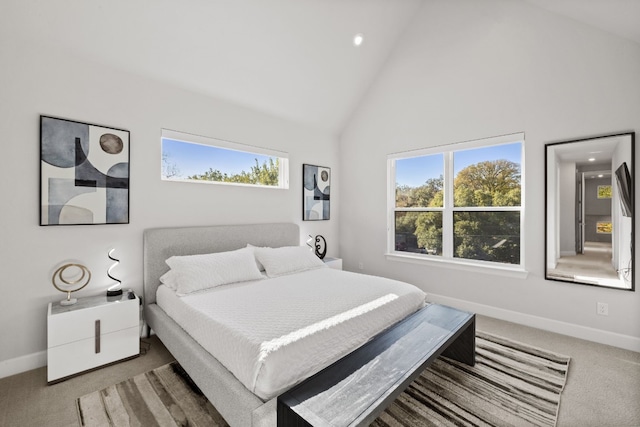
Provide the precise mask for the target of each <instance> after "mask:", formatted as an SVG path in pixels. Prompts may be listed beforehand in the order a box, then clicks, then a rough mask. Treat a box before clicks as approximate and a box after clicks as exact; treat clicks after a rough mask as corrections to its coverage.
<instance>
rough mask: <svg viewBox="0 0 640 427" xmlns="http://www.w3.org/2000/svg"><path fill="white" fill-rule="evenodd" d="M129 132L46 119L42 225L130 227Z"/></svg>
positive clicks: (42, 154)
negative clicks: (118, 225) (112, 225)
mask: <svg viewBox="0 0 640 427" xmlns="http://www.w3.org/2000/svg"><path fill="white" fill-rule="evenodd" d="M129 157H130V147H129V131H126V130H122V129H115V128H110V127H105V126H99V125H93V124H89V123H81V122H76V121H73V120H66V119H59V118H55V117H48V116H40V225H78V224H128V223H129Z"/></svg>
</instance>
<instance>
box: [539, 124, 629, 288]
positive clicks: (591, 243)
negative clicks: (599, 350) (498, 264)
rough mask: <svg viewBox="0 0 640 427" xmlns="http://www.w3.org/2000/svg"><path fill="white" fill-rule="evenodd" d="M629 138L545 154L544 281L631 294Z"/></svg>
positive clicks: (549, 148) (554, 147)
mask: <svg viewBox="0 0 640 427" xmlns="http://www.w3.org/2000/svg"><path fill="white" fill-rule="evenodd" d="M634 142H635V134H634V133H624V134H616V135H606V136H601V137H596V138H588V139H580V140H574V141H564V142H558V143H551V144H547V145H546V146H545V148H546V152H545V155H546V192H547V194H546V265H545V267H546V278H547V279H549V280H558V281H564V282H572V283H581V284H587V285H595V286H605V287H610V288H617V289H626V290H634V289H635V283H634V275H633V265H634V257H633V253H634V251H633V236H634V226H635V224H634V217H633V192H632V188H633V159H634Z"/></svg>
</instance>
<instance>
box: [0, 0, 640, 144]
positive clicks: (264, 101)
mask: <svg viewBox="0 0 640 427" xmlns="http://www.w3.org/2000/svg"><path fill="white" fill-rule="evenodd" d="M429 1H432V0H181V1H177V0H135V1H132V0H112V1H87V0H57V1H50V0H27V1H24V0H4V1H3V3H4V5H3V6H1V7H0V9H2V10H0V12H2V13H7V12H8V14H9V15H7V14H5V20H6V22H4V23H5V24H8V25H9V26H10V29H9V30H10V31H11V32H12V34H13V35H15V36H16V38H17V40H20V39H21V38H22V39H25V38H26V39H30V40H37V41H38V42H40V43H47V44H49V45H51V46H54V45H55V46H56V47H58V48H59V47H60V46H63V47H64V48H65V49H68V50H70V51H72V52H74V53H75V54H77V55H81V56H83V57H86V58H88V59H89V60H92V61H98V62H104V63H107V64H109V66H113V67H116V68H119V69H123V70H125V71H127V72H131V73H134V74H138V75H143V76H146V77H150V78H153V79H157V80H160V81H163V82H167V83H169V84H174V85H177V86H180V87H183V88H185V89H187V90H192V91H195V92H199V93H205V94H208V95H211V96H214V97H216V98H220V99H225V100H228V101H231V102H233V103H236V104H240V105H244V106H247V107H250V108H253V109H257V110H260V111H264V112H266V113H268V114H273V115H276V116H279V117H283V118H286V119H290V120H294V121H297V122H300V123H304V124H308V125H311V126H314V127H317V128H321V129H324V130H327V131H330V132H333V133H336V134H338V133H340V131H341V130H342V128H343V127H344V125H345V123H346V122H347V121H348V120H349V118H350V116H351V114H352V112H353V110H354V109H355V108H356V107H357V105H358V103H359V101H360V100H361V99H362V97H363V95H364V94H365V93H366V91H367V89H368V88H369V87H370V85H372V84H373V82H374V80H375V78H376V76H377V74H378V72H379V70H380V69H381V67H382V66H383V64H384V62H385V61H386V59H387V58H388V57H389V55H390V53H391V52H392V51H393V49H394V46H395V45H396V43H397V41H398V40H399V38H400V37H401V35H402V33H403V30H404V29H405V28H406V27H407V26H408V25H409V24H410V22H411V19H412V17H413V16H414V15H415V14H416V13H417V12H418V10H419V9H420V7H422V6H423V4H424V3H426V2H429ZM434 1H435V0H434ZM438 1H439V0H438ZM449 1H452V0H449ZM453 1H458V0H453ZM475 1H482V0H475ZM513 1H527V2H529V3H530V4H533V5H536V6H538V7H542V8H545V9H547V10H549V11H552V12H554V13H557V14H561V15H565V16H568V17H570V18H571V19H575V20H578V21H581V22H584V23H587V24H589V25H592V26H595V27H598V28H600V29H604V30H605V31H608V32H611V33H614V34H617V35H620V36H622V37H626V38H629V39H631V40H634V41H635V42H637V43H639V44H640V25H638V24H637V18H639V17H640V0H513ZM9 17H10V18H9ZM9 30H7V28H6V27H5V31H9ZM357 33H362V34H364V43H363V44H362V45H361V46H360V47H355V46H354V45H353V37H354V35H355V34H357Z"/></svg>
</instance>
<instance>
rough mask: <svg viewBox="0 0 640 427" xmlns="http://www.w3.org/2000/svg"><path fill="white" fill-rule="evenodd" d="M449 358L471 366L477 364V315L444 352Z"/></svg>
mask: <svg viewBox="0 0 640 427" xmlns="http://www.w3.org/2000/svg"><path fill="white" fill-rule="evenodd" d="M442 355H443V356H445V357H448V358H449V359H453V360H457V361H458V362H461V363H465V364H467V365H469V366H473V365H475V364H476V317H475V316H473V318H471V319H470V322H469V324H468V325H467V327H466V328H465V329H464V330H463V331H462V333H461V334H460V335H458V338H456V340H455V341H454V342H453V343H451V345H449V347H447V348H446V350H445V351H443V352H442Z"/></svg>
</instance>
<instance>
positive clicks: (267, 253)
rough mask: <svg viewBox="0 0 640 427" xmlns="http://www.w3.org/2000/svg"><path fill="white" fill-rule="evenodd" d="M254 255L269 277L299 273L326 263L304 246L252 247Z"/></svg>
mask: <svg viewBox="0 0 640 427" xmlns="http://www.w3.org/2000/svg"><path fill="white" fill-rule="evenodd" d="M254 251H255V256H256V259H257V260H258V261H260V263H262V265H264V269H265V271H266V273H267V276H269V277H278V276H284V275H286V274H293V273H300V272H302V271H306V270H311V269H314V268H322V267H326V266H327V265H326V264H325V263H324V262H323V261H322V260H321V259H320V258H318V257H317V256H316V255H315V254H314V253H313V252H311V251H310V250H309V248H308V247H306V246H285V247H282V248H254Z"/></svg>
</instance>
